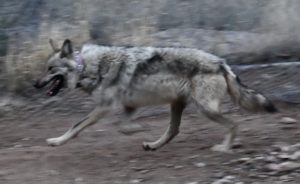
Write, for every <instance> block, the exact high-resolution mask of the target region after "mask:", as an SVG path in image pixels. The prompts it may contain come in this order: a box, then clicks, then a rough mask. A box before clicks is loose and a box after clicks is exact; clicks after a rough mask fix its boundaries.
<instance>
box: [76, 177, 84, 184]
mask: <svg viewBox="0 0 300 184" xmlns="http://www.w3.org/2000/svg"><path fill="white" fill-rule="evenodd" d="M82 182H83V178H75V183H82Z"/></svg>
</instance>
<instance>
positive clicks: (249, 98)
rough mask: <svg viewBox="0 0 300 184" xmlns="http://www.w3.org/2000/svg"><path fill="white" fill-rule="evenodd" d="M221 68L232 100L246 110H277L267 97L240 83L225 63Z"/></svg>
mask: <svg viewBox="0 0 300 184" xmlns="http://www.w3.org/2000/svg"><path fill="white" fill-rule="evenodd" d="M221 69H222V72H223V74H224V77H225V79H226V83H227V87H228V92H229V94H230V96H231V98H232V99H233V101H234V102H236V103H237V104H239V105H240V106H241V107H243V108H244V109H246V110H248V111H254V112H257V111H267V112H270V113H274V112H277V108H276V107H275V106H274V104H273V103H272V102H271V101H270V100H269V99H267V98H266V97H265V96H263V95H262V94H260V93H258V92H256V91H254V90H252V89H249V88H248V87H247V86H245V85H244V84H242V83H241V81H240V79H239V78H238V76H237V75H235V74H234V73H233V72H232V70H231V69H230V67H229V66H228V65H227V64H226V63H224V64H222V66H221Z"/></svg>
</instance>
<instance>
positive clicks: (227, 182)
mask: <svg viewBox="0 0 300 184" xmlns="http://www.w3.org/2000/svg"><path fill="white" fill-rule="evenodd" d="M233 179H235V177H234V176H225V177H224V178H222V179H219V180H216V181H214V182H213V183H212V184H231V183H233V181H232V180H233Z"/></svg>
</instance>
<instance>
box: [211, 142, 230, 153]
mask: <svg viewBox="0 0 300 184" xmlns="http://www.w3.org/2000/svg"><path fill="white" fill-rule="evenodd" d="M211 150H212V151H217V152H222V153H233V151H232V150H231V149H230V148H229V146H228V145H224V144H217V145H214V146H213V147H212V148H211Z"/></svg>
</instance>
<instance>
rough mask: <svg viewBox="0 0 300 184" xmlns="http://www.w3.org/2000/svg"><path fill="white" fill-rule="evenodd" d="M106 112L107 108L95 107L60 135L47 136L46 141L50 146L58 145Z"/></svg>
mask: <svg viewBox="0 0 300 184" xmlns="http://www.w3.org/2000/svg"><path fill="white" fill-rule="evenodd" d="M107 112H108V108H99V107H97V108H95V109H94V110H93V111H92V112H91V113H89V114H88V115H87V116H86V117H85V118H83V119H82V120H81V121H79V122H78V123H76V124H75V125H73V126H72V127H71V128H70V129H69V130H68V131H67V132H66V133H64V134H63V135H62V136H60V137H55V138H49V139H47V143H48V145H50V146H59V145H62V144H64V143H66V142H67V141H69V140H70V139H72V138H74V137H75V136H76V135H77V134H78V133H79V132H81V131H82V130H84V129H85V128H86V127H88V126H91V125H93V124H94V123H96V122H97V120H98V119H99V118H100V117H101V116H103V115H105V114H106V113H107Z"/></svg>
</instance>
